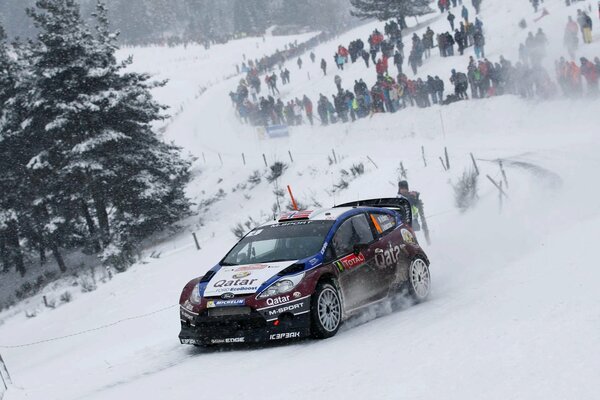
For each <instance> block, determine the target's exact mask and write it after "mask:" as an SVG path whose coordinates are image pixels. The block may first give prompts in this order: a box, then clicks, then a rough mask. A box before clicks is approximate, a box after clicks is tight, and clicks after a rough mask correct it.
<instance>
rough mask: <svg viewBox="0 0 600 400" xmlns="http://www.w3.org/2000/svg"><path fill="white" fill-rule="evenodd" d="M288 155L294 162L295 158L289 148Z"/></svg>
mask: <svg viewBox="0 0 600 400" xmlns="http://www.w3.org/2000/svg"><path fill="white" fill-rule="evenodd" d="M288 155H289V156H290V162H294V158H293V157H292V152H291V151H290V150H288Z"/></svg>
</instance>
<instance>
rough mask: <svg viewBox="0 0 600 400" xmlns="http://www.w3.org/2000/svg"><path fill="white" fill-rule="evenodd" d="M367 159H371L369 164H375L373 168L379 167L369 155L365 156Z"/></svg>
mask: <svg viewBox="0 0 600 400" xmlns="http://www.w3.org/2000/svg"><path fill="white" fill-rule="evenodd" d="M367 159H368V160H369V161H371V164H373V165H374V166H375V168H377V169H379V167H378V166H377V164H375V161H373V160H372V159H371V157H369V156H367Z"/></svg>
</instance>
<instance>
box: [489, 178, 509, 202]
mask: <svg viewBox="0 0 600 400" xmlns="http://www.w3.org/2000/svg"><path fill="white" fill-rule="evenodd" d="M486 177H487V178H488V179H489V180H490V182H492V183H493V184H494V186H496V188H497V189H498V190H499V191H500V195H503V196H504V197H506V198H507V199H508V195H507V194H506V193H505V192H504V190H503V189H502V186H500V185H499V184H498V183H496V181H495V180H494V179H493V178H492V177H491V176H489V175H486Z"/></svg>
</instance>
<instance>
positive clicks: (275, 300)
mask: <svg viewBox="0 0 600 400" xmlns="http://www.w3.org/2000/svg"><path fill="white" fill-rule="evenodd" d="M296 293H298V292H296ZM294 294H295V293H294ZM288 301H290V296H281V297H273V298H268V299H267V305H268V306H276V305H279V304H283V303H287V302H288Z"/></svg>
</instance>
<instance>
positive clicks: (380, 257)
mask: <svg viewBox="0 0 600 400" xmlns="http://www.w3.org/2000/svg"><path fill="white" fill-rule="evenodd" d="M378 250H382V249H378ZM400 252H401V249H400V246H397V245H396V246H392V244H391V243H389V244H388V248H387V249H386V250H384V251H383V252H379V251H377V250H376V251H375V264H376V265H377V266H378V267H390V266H392V265H395V264H396V263H397V262H398V260H400Z"/></svg>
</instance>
